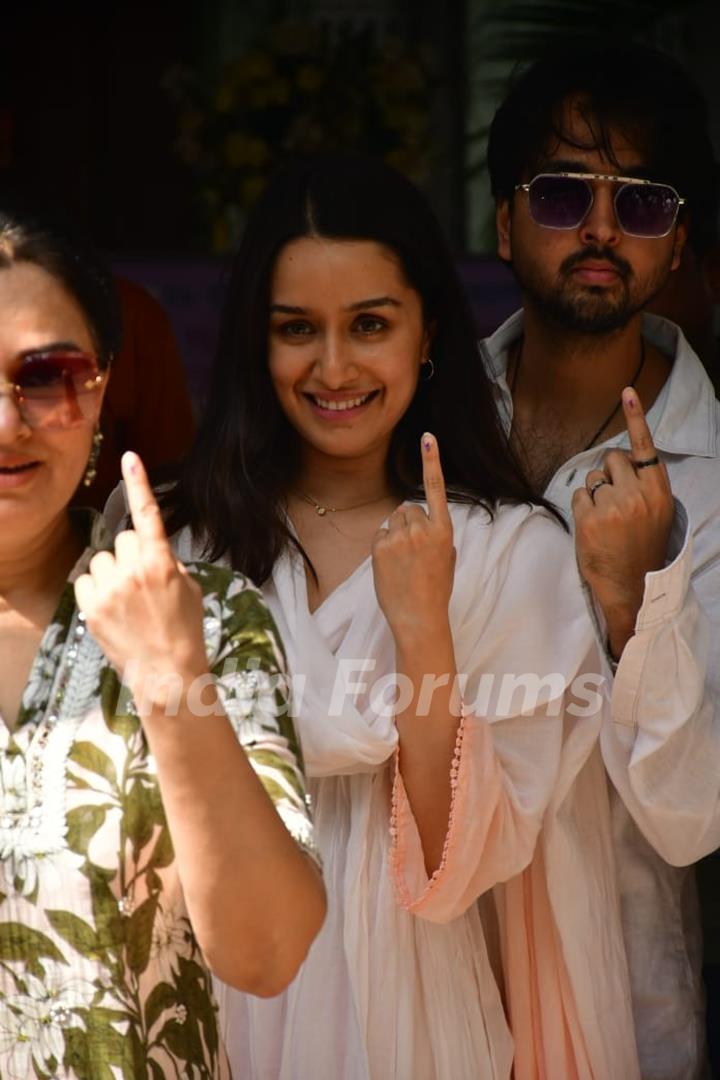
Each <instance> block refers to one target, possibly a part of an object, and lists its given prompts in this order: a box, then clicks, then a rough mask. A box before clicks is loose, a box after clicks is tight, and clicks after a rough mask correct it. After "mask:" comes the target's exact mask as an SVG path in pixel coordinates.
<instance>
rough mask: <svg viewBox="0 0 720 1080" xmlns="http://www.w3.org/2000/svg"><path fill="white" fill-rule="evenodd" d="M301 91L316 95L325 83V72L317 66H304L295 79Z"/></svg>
mask: <svg viewBox="0 0 720 1080" xmlns="http://www.w3.org/2000/svg"><path fill="white" fill-rule="evenodd" d="M295 82H296V83H297V86H298V88H299V89H300V90H302V91H304V92H305V93H306V94H314V93H315V91H316V90H319V89H320V87H321V86H322V85H323V83H324V82H325V72H324V71H323V70H322V68H320V67H318V65H317V64H303V66H302V67H301V68H300V70H299V71H298V73H297V76H296V77H295Z"/></svg>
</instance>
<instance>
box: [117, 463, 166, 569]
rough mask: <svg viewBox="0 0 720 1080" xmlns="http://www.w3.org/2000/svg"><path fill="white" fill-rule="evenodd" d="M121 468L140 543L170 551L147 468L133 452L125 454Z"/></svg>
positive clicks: (131, 514)
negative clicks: (150, 544) (160, 546)
mask: <svg viewBox="0 0 720 1080" xmlns="http://www.w3.org/2000/svg"><path fill="white" fill-rule="evenodd" d="M121 466H122V475H123V480H124V481H125V491H126V494H127V502H128V508H129V510H130V518H131V519H132V523H133V528H134V529H135V532H136V533H137V535H138V538H139V540H140V543H141V544H143V543H145V542H150V543H153V544H163V545H166V546H167V547H168V549H169V547H170V545H169V544H168V539H167V534H166V532H165V526H164V525H163V520H162V514H161V513H160V507H159V506H158V504H157V500H156V498H155V496H154V494H153V490H152V488H151V487H150V481H149V480H148V478H147V473H146V472H145V466H144V465H143V463H142V461H141V460H140V458H139V457H138V455H137V454H135V453H133V452H132V451H131V450H128V451H127V453H125V454H123V456H122V462H121Z"/></svg>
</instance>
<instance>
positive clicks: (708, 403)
mask: <svg viewBox="0 0 720 1080" xmlns="http://www.w3.org/2000/svg"><path fill="white" fill-rule="evenodd" d="M522 331H523V313H522V311H516V312H515V314H514V315H511V316H510V318H509V319H507V320H506V321H505V322H504V323H503V324H502V326H500V327H499V328H498V329H497V330H496V331H495V333H494V334H492V335H491V336H490V337H488V338H486V339H485V340H484V341H483V342H481V345H480V349H481V353H482V356H483V359H484V362H485V364H486V367H487V368H488V371H489V373H490V375H491V377H492V378H493V379H494V381H495V382H496V384H498V389H499V390H501V391H505V394H509V390H508V387H507V383H506V381H505V373H506V371H507V363H508V349H509V347H510V345H511V344H512V343H513V342H514V341H516V340H517V339H518V338H519V337H520V336H521V334H522ZM642 335H643V337H644V339H645V341H647V342H649V344H651V345H654V346H655V347H656V348H657V349H659V350H660V351H661V352H663V353H665V355H666V356H669V357H671V359H672V361H673V365H672V370H671V372H670V375H669V377H668V380H667V383H666V384H665V387H664V388H663V390H662V391H661V393H660V395H659V397H658V399H657V401H656V402H655V404H654V405H653V407H652V409H651V410H650V413H649V414H648V420H649V421H650V427H651V429H652V433H653V439H654V442H655V445H656V446H657V448H658V450H663V451H664V452H666V453H668V454H683V455H691V456H695V457H715V456H716V454H717V441H718V414H717V403H716V400H715V390H714V388H713V384H712V383H711V381H710V379H709V378H708V375H707V373H706V371H705V369H704V368H703V366H702V364H701V362H700V359H699V357H698V356H697V354H696V353H695V352H694V351H693V349H692V348H691V347H690V345H689V344H688V342H687V339H686V338H685V336H684V334H683V332H682V330H681V329H680V328H679V327H678V326H676V325H675V323H672V322H670V321H669V320H668V319H663V318H661V317H660V316H658V315H647V314H646V315H643V322H642ZM607 441H608V442H609V443H613V444H614V445H619V446H623V445H628V443H627V436H626V435H624V436H623V437H622V438H621V439H620V440H618V438H617V437H615V438H613V439H609V440H607ZM599 445H604V444H599Z"/></svg>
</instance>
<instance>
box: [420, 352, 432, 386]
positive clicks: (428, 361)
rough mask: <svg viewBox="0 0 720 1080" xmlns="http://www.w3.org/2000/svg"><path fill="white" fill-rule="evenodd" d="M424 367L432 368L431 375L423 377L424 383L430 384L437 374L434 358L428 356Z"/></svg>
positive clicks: (423, 364) (424, 361) (423, 363)
mask: <svg viewBox="0 0 720 1080" xmlns="http://www.w3.org/2000/svg"><path fill="white" fill-rule="evenodd" d="M422 366H423V367H429V368H430V374H429V375H423V382H430V380H431V379H432V377H433V375H434V374H435V365H434V364H433V362H432V356H426V357H425V358H424V360H423V362H422Z"/></svg>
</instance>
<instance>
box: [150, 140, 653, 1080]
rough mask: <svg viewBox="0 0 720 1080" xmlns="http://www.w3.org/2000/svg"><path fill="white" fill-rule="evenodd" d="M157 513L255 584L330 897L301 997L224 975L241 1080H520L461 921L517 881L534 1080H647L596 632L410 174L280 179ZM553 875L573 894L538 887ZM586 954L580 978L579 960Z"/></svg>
mask: <svg viewBox="0 0 720 1080" xmlns="http://www.w3.org/2000/svg"><path fill="white" fill-rule="evenodd" d="M441 459H442V464H441ZM164 504H165V513H166V524H167V528H168V530H169V531H171V532H175V531H176V530H177V535H176V536H175V537H174V541H173V542H174V545H175V548H176V550H177V551H178V552H179V553H180V554H181V555H182V556H183V557H187V558H192V557H195V555H197V554H198V553H199V552H203V553H208V554H209V556H210V557H211V558H214V559H218V560H220V559H221V560H223V561H224V562H230V564H231V565H232V566H233V567H235V568H236V569H238V570H242V571H243V572H245V573H248V574H250V575H251V576H253V577H254V579H255V580H256V581H257V583H258V584H261V585H262V587H263V592H264V595H265V597H266V599H267V602H268V605H269V607H270V609H271V611H272V613H273V615H274V617H275V620H276V623H277V625H278V627H279V629H280V632H281V634H282V636H283V639H284V641H285V643H286V646H287V649H288V659H289V664H290V670H291V673H292V675H293V676H294V679H295V685H296V686H297V688H298V691H299V693H298V697H297V710H298V712H297V722H298V730H299V734H300V737H301V740H302V745H303V753H304V758H305V762H306V766H307V770H308V776H309V788H310V793H311V796H312V798H313V801H314V806H315V825H316V836H317V840H318V846H319V848H320V851H321V854H322V856H323V862H324V865H325V868H326V878H327V883H328V893H329V905H328V908H329V918H328V921H327V923H326V925H325V926H324V928H323V930H322V932H321V933H320V935H319V936H318V939H317V941H316V942H315V944H314V946H313V949H312V950H311V953H310V955H309V956H308V959H307V960H306V962H305V963H304V964H303V966H302V968H301V970H300V972H299V974H298V977H297V978H296V979H295V980H294V982H293V984H292V986H290V987H289V988H288V990H287V991H285V992H284V993H283V994H282V995H280V996H279V997H278V998H277V999H275V1000H273V1001H268V1002H261V1003H258V1002H254V1001H250V1000H249V999H248V997H247V995H246V994H242V993H239V994H238V993H235V992H233V991H232V990H231V989H229V988H227V987H224V986H222V985H220V987H219V994H220V1006H221V1019H222V1029H223V1033H224V1036H225V1038H226V1041H227V1045H228V1048H229V1051H230V1056H231V1062H232V1065H233V1070H234V1072H235V1073H236V1074H237V1075H239V1076H244V1075H246V1074H247V1075H257V1076H267V1077H272V1078H273V1080H297V1078H298V1077H303V1078H305V1077H313V1078H318V1080H325V1078H328V1080H330V1078H332V1080H380V1078H382V1080H407V1078H408V1077H412V1078H413V1080H449V1078H452V1080H455V1078H461V1077H463V1078H464V1077H473V1078H475V1080H499V1078H502V1080H507V1078H508V1077H509V1076H510V1074H511V1071H512V1070H513V1068H515V1067H516V1066H517V1062H515V1063H513V1046H512V1040H511V1037H510V1033H509V1027H508V1021H507V1018H506V1016H505V1015H504V1010H503V1002H502V999H501V995H500V992H499V988H498V986H497V985H496V983H495V979H494V976H493V969H492V967H491V964H490V961H489V958H488V948H487V946H486V942H485V936H484V928H483V925H482V922H481V918H480V912H479V909H478V905H477V903H476V901H477V899H478V897H480V896H481V895H483V894H488V903H489V904H491V903H492V900H491V899H490V894H491V891H492V890H493V889H494V888H495V887H496V886H500V883H506V885H505V887H504V888H503V889H502V890H498V893H497V903H498V910H499V913H500V923H501V926H500V936H501V939H502V951H503V956H504V958H508V957H509V959H508V963H507V973H506V979H507V980H512V985H513V986H517V987H518V988H519V990H521V991H522V993H521V995H520V996H521V998H522V1000H523V1001H525V1002H528V1008H527V1010H525V1011H523V1014H522V1016H520V1017H512V1018H511V1020H512V1022H513V1024H514V1027H515V1031H516V1032H522V1033H523V1034H524V1035H526V1036H527V1037H526V1039H525V1040H524V1043H523V1045H529V1046H530V1047H531V1056H532V1060H531V1061H530V1071H529V1072H528V1074H527V1075H532V1076H539V1075H543V1076H553V1077H560V1076H562V1077H563V1080H570V1078H572V1077H579V1076H589V1075H596V1076H598V1077H600V1076H603V1077H609V1076H622V1077H624V1078H627V1080H631V1078H634V1077H636V1076H637V1065H636V1060H635V1049H634V1036H633V1031H632V1019H631V1016H630V1010H629V993H628V990H627V986H626V974H625V969H624V960H623V956H622V945H621V942H620V930H619V922H618V919H617V906H616V896H615V891H614V890H615V882H614V879H613V877H612V874H611V870H610V868H611V866H612V854H611V850H610V823H609V810H608V805H607V794H606V787H605V780H604V776H603V773H602V768H601V766H600V764H599V754H598V750H597V737H598V732H599V726H600V719H601V716H602V713H603V708H604V699H603V696H602V693H600V694H597V695H594V697H593V701H592V703H591V704H590V706H589V708H587V709H585V710H582V709H581V712H580V713H579V714H578V713H573V708H574V707H575V705H576V704H577V702H576V701H575V700H574V698H573V695H574V693H575V692H576V689H577V685H578V683H580V684H582V681H583V678H584V676H586V675H590V674H591V673H593V672H596V673H597V672H598V671H599V670H600V669H599V667H598V666H597V665H598V664H599V663H600V660H599V658H598V656H597V653H596V647H595V644H594V635H593V629H592V626H591V623H590V620H589V618H588V616H587V612H586V609H585V605H584V601H583V598H582V595H581V593H580V590H579V586H578V582H577V575H576V571H575V566H574V562H573V559H572V557H571V555H572V550H571V547H570V546H569V545H570V541H569V537H568V536H567V535H566V534H565V533H564V532H563V531H562V529H561V528H560V526H559V524H558V522H557V520H556V518H555V517H554V515H553V514H552V512H551V511H550V509H549V508H548V507H547V506H545V505H540V504H539V503H538V501H537V500H535V501H534V500H533V497H532V492H531V490H530V487H529V485H528V483H527V481H526V480H525V478H524V477H523V475H522V473H521V472H520V470H519V469H518V468H517V465H516V463H515V462H514V460H513V457H512V454H511V452H510V451H509V449H508V447H507V442H506V439H505V438H504V436H503V434H502V431H501V426H500V422H499V418H498V415H497V412H496V409H495V404H494V399H493V393H492V388H491V385H490V383H489V381H488V377H487V375H486V374H485V370H484V367H483V364H482V362H481V359H480V355H479V352H478V349H477V344H476V341H475V334H474V327H473V321H472V318H471V316H470V314H469V312H468V308H467V304H466V301H465V298H464V295H463V292H462V289H461V286H460V284H459V282H458V278H457V274H456V272H455V268H454V265H453V259H452V257H451V255H450V253H449V252H448V250H447V248H446V245H445V243H444V241H443V238H442V235H441V233H440V230H439V228H438V225H437V223H436V221H435V219H434V218H433V215H432V213H431V212H430V210H429V208H428V206H427V204H426V203H425V201H424V199H423V198H422V196H421V195H420V193H419V192H418V191H417V190H416V189H415V188H414V187H413V186H412V185H411V184H410V183H409V182H408V181H407V180H405V179H403V178H402V177H401V176H399V175H398V174H397V173H395V172H393V171H392V170H391V169H388V168H386V167H385V166H383V165H381V164H380V163H378V162H374V161H372V160H366V159H362V158H354V157H344V156H336V155H327V156H326V155H322V156H317V157H310V158H308V159H305V160H302V161H299V162H296V163H293V164H291V165H289V166H288V167H287V168H286V169H285V170H284V171H282V172H281V173H280V174H278V176H277V177H276V178H275V180H274V181H273V182H272V183H271V184H270V186H269V187H268V189H267V192H266V194H265V196H264V198H263V199H262V200H261V202H260V204H259V206H258V207H257V208H256V210H255V211H254V213H253V214H252V216H251V218H250V220H249V222H248V226H247V230H246V233H245V236H244V239H243V242H242V245H241V247H240V250H239V252H238V256H237V259H236V262H235V266H234V270H233V274H232V278H231V281H230V285H229V290H228V296H227V303H226V308H225V313H224V321H223V333H222V340H221V345H220V350H219V353H218V356H217V361H216V366H215V371H214V379H213V384H212V390H211V396H210V402H209V409H208V412H207V415H206V419H205V422H204V425H203V428H202V429H201V432H200V437H199V440H198V443H197V445H196V448H195V450H194V451H193V453H192V455H191V457H190V460H189V461H188V463H187V464H186V467H185V468H184V469H183V471H182V474H181V477H180V479H179V481H178V483H177V484H176V486H175V487H174V488H173V489H172V490H170V491H168V492H166V493H165V496H164ZM550 673H553V674H552V675H551V674H550ZM516 677H517V680H519V683H520V685H521V686H525V685H526V684H527V683H528V680H529V686H530V687H534V688H535V690H532V689H531V691H530V693H529V695H528V696H527V697H526V698H525V700H524V701H522V702H519V701H518V700H517V698H516V697H514V696H513V695H512V694H511V695H510V697H511V699H512V700H507V695H503V693H502V686H503V685H507V680H509V681H510V684H511V685H514V684H515V681H516ZM592 677H593V678H594V679H597V678H598V676H597V675H594V676H592ZM600 682H602V679H600ZM498 691H499V693H498ZM461 697H462V700H461ZM566 732H568V733H569V732H572V739H570V736H568V738H567V740H566V738H565V733H566ZM570 744H571V745H570ZM585 766H587V767H585ZM584 815H586V817H585V820H582V821H579V820H578V818H579V817H582V816H584ZM543 822H544V827H543V829H542V831H541V823H543ZM589 832H591V833H592V836H593V844H592V845H591V844H588V843H586V842H585V837H586V836H587V835H588V833H589ZM580 838H582V839H580ZM569 853H570V854H569ZM565 858H567V859H568V860H569V862H570V863H572V866H573V872H574V880H573V890H572V894H573V895H572V898H570V897H569V896H568V892H567V890H563V891H562V895H560V896H559V895H558V891H557V889H554V891H553V894H552V896H551V895H550V884H549V882H548V868H552V870H553V882H560V881H561V880H563V878H564V876H565V871H564V870H563V869H562V866H563V860H564V859H565ZM579 956H582V957H583V958H584V957H588V959H589V966H590V968H591V969H593V978H592V979H589V978H588V974H587V971H585V970H584V968H583V963H584V961H581V962H580V964H577V963H574V964H573V966H572V968H570V963H571V962H572V961H574V959H575V958H577V957H579ZM566 957H567V958H569V959H568V960H567V961H566ZM578 1000H582V1001H588V1000H591V1001H592V1008H593V1009H594V1010H595V1011H596V1014H597V1015H600V1016H602V1017H603V1030H602V1031H601V1032H599V1033H598V1032H596V1031H595V1030H594V1028H595V1027H596V1026H597V1025H594V1024H593V1025H591V1027H592V1028H593V1030H585V1028H583V1027H582V1026H581V1024H580V1022H579V1020H578V1009H577V1007H576V1002H577V1001H578ZM540 1014H542V1016H543V1018H544V1019H547V1023H545V1024H543V1025H542V1033H541V1035H538V1032H539V1031H540V1027H541V1025H540V1023H539V1022H538V1021H537V1020H536V1017H538V1016H539V1015H540ZM598 1044H599V1047H600V1049H599V1053H598ZM588 1048H590V1049H588ZM590 1053H592V1054H593V1055H594V1056H593V1057H592V1061H591V1064H589V1063H588V1055H589V1054H590ZM598 1061H599V1062H600V1064H599V1066H597V1063H598ZM522 1064H523V1065H525V1064H527V1062H526V1061H525V1060H523V1062H522ZM596 1066H597V1067H596Z"/></svg>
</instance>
